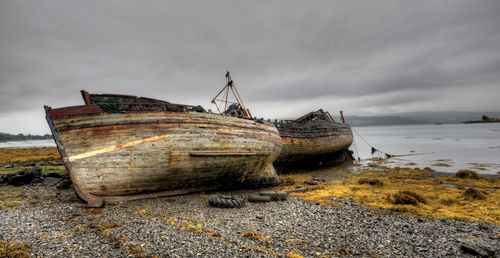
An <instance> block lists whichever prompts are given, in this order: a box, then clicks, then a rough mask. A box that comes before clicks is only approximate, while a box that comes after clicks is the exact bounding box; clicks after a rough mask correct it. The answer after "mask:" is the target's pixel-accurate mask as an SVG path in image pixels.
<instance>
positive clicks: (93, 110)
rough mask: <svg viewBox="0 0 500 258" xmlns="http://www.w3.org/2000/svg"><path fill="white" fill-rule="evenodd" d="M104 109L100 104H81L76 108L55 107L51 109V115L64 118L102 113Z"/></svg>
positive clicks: (54, 117)
mask: <svg viewBox="0 0 500 258" xmlns="http://www.w3.org/2000/svg"><path fill="white" fill-rule="evenodd" d="M102 112H104V110H103V109H102V108H101V107H99V106H81V107H74V108H63V109H55V110H51V111H49V115H50V117H51V118H52V119H59V118H64V117H67V116H77V115H89V114H97V113H102Z"/></svg>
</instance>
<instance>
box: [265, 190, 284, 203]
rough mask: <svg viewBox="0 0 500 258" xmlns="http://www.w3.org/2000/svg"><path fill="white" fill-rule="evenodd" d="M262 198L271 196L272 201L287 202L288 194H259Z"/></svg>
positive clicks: (280, 192) (273, 192)
mask: <svg viewBox="0 0 500 258" xmlns="http://www.w3.org/2000/svg"><path fill="white" fill-rule="evenodd" d="M259 195H260V196H269V198H271V201H286V198H287V193H286V192H283V191H272V192H259Z"/></svg>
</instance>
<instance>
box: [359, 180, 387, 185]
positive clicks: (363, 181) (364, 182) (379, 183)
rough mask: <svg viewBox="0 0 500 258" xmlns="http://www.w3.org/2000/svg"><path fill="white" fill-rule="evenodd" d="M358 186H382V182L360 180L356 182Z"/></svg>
mask: <svg viewBox="0 0 500 258" xmlns="http://www.w3.org/2000/svg"><path fill="white" fill-rule="evenodd" d="M358 184H360V185H362V184H369V185H373V186H384V182H382V181H381V180H379V179H377V178H375V179H368V178H362V179H360V180H359V181H358Z"/></svg>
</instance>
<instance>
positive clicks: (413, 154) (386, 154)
mask: <svg viewBox="0 0 500 258" xmlns="http://www.w3.org/2000/svg"><path fill="white" fill-rule="evenodd" d="M351 130H352V131H353V132H355V133H356V134H357V135H358V136H359V138H361V139H362V140H363V141H364V142H365V143H366V144H368V146H370V147H371V148H372V149H371V154H372V155H373V154H375V153H376V152H379V153H382V154H384V155H385V157H386V158H393V157H406V156H415V155H423V154H433V153H434V152H426V153H411V154H401V155H394V154H389V153H387V152H383V151H381V150H379V149H377V148H375V147H373V145H371V144H370V143H368V142H367V141H366V140H365V138H363V136H361V134H359V133H358V132H357V131H356V130H354V128H352V127H351ZM353 144H354V148H355V149H356V152H357V153H358V160H359V159H360V156H359V152H358V147H357V146H356V142H355V141H354V140H353Z"/></svg>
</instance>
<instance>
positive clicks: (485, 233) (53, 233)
mask: <svg viewBox="0 0 500 258" xmlns="http://www.w3.org/2000/svg"><path fill="white" fill-rule="evenodd" d="M255 193H256V192H252V191H233V192H224V193H222V194H224V195H233V196H235V197H239V198H243V197H246V196H247V195H249V194H255ZM208 194H210V193H208ZM0 204H2V206H0V207H1V208H0V217H1V218H2V221H1V222H0V232H2V234H0V239H1V240H6V241H13V242H20V243H24V244H26V245H29V246H30V249H31V253H32V255H33V256H37V257H38V256H41V257H43V256H47V257H55V256H57V257H124V256H130V257H135V256H159V257H165V256H169V257H186V256H202V257H234V256H238V257H239V256H250V257H261V256H286V255H287V254H289V253H296V254H300V255H303V256H305V257H315V256H323V255H324V256H346V255H353V256H384V257H394V256H406V257H408V256H411V257H414V256H464V255H468V253H470V254H473V253H474V250H475V249H474V248H475V244H477V246H479V247H478V248H481V250H476V251H477V252H476V253H475V254H476V255H477V254H478V253H479V254H481V252H480V251H482V253H488V252H489V254H491V253H493V254H494V255H497V256H498V255H499V254H500V249H499V248H500V240H499V236H500V226H499V225H495V224H486V223H480V222H466V221H459V220H452V219H431V218H415V217H408V216H405V215H402V214H400V213H398V212H395V211H385V212H380V211H372V210H369V209H367V208H365V207H364V206H363V205H360V204H357V203H353V202H349V201H345V200H340V199H339V200H336V203H335V206H333V207H322V206H320V205H317V204H315V203H313V202H307V201H303V200H300V199H298V198H296V197H293V196H291V197H289V198H288V200H287V201H277V202H267V203H248V202H247V203H246V205H245V206H244V207H243V208H240V209H220V208H214V207H210V206H209V205H208V195H202V194H191V195H185V196H177V197H167V198H158V199H147V200H137V201H130V202H123V203H110V204H107V205H106V207H105V208H102V209H95V208H87V207H86V205H85V203H83V202H81V201H79V200H78V199H77V197H76V195H75V194H74V192H73V191H72V190H71V189H70V190H59V189H57V188H56V187H54V186H23V187H18V188H16V189H15V190H12V189H3V190H1V191H0ZM9 204H10V205H9ZM16 205H17V206H16ZM7 206H8V207H7ZM248 232H251V233H252V234H248ZM245 233H247V234H245ZM243 235H245V236H243ZM248 236H252V237H248ZM465 245H467V246H465ZM470 250H472V251H470ZM484 250H486V251H484Z"/></svg>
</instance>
